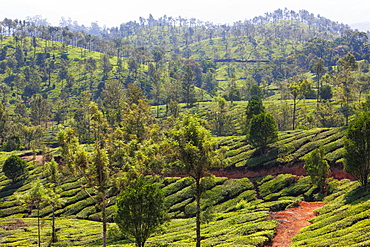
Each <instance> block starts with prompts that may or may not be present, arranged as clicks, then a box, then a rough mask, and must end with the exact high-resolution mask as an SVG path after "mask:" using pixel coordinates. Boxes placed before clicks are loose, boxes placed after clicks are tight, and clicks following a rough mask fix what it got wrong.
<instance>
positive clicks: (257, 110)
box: [245, 97, 265, 132]
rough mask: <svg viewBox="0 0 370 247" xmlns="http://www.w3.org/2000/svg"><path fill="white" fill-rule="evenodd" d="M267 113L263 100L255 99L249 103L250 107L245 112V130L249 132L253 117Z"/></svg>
mask: <svg viewBox="0 0 370 247" xmlns="http://www.w3.org/2000/svg"><path fill="white" fill-rule="evenodd" d="M261 113H265V107H264V106H263V103H262V100H261V99H260V98H256V97H253V98H252V99H251V100H249V101H248V105H247V108H246V111H245V114H246V125H245V126H246V127H245V130H246V132H248V128H249V124H250V121H251V120H252V118H253V116H255V115H258V114H261Z"/></svg>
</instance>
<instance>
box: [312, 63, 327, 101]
mask: <svg viewBox="0 0 370 247" xmlns="http://www.w3.org/2000/svg"><path fill="white" fill-rule="evenodd" d="M313 70H314V72H315V74H316V80H317V102H319V101H320V96H321V90H320V89H321V84H320V80H321V77H322V76H323V75H325V72H326V71H325V67H324V60H323V59H322V58H319V59H318V61H317V62H316V63H315V64H314V66H313Z"/></svg>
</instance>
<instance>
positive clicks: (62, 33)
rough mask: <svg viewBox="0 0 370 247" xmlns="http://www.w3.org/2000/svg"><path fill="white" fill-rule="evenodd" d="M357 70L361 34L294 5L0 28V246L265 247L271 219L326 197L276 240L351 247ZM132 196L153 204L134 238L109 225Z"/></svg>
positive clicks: (355, 225) (368, 48)
mask: <svg viewBox="0 0 370 247" xmlns="http://www.w3.org/2000/svg"><path fill="white" fill-rule="evenodd" d="M369 61H370V42H369V33H366V32H360V31H358V30H352V29H350V27H349V26H348V25H345V24H340V23H338V22H333V21H331V20H329V19H326V18H325V17H322V16H320V15H318V16H315V15H313V14H311V13H309V12H308V11H306V10H301V11H299V12H295V11H290V10H288V9H283V10H282V9H278V10H276V11H274V12H272V13H266V14H265V15H263V16H258V17H255V18H253V19H251V20H245V21H239V22H235V23H233V24H232V25H231V24H214V23H210V22H203V21H200V20H197V19H194V18H191V19H187V18H182V17H168V16H163V17H160V18H158V19H155V18H154V17H153V16H152V15H150V16H149V17H148V18H140V19H139V22H137V21H131V22H127V23H122V24H121V25H120V26H119V27H110V28H108V27H100V26H99V25H98V23H92V24H91V26H84V25H79V24H78V23H77V22H76V21H73V20H71V19H65V18H62V20H61V22H60V25H59V26H51V25H50V24H49V23H48V22H47V20H46V19H43V18H42V17H41V16H35V17H29V18H27V20H11V19H8V18H5V19H4V20H3V21H0V99H1V102H0V149H1V150H2V151H3V152H2V153H1V156H0V160H1V164H0V167H1V168H2V171H3V172H2V173H1V174H0V208H1V212H0V217H2V218H1V219H0V220H2V221H0V236H1V238H3V239H4V240H1V241H0V243H2V244H6V245H7V246H8V245H9V246H27V245H29V244H36V243H38V244H39V246H40V243H41V242H44V243H46V242H48V241H49V242H50V245H51V246H89V245H94V244H102V245H103V246H107V245H109V246H126V245H127V246H133V245H135V244H136V246H144V243H145V242H146V240H147V239H148V244H149V245H151V246H189V245H194V244H196V246H200V243H202V245H204V246H266V245H271V244H272V242H273V237H274V236H275V235H276V232H277V230H276V229H277V225H278V221H276V220H274V219H273V218H271V216H269V215H270V213H271V212H272V211H282V210H284V209H286V208H289V207H295V206H297V205H299V203H300V202H301V201H325V203H326V205H325V206H324V207H322V208H321V209H319V210H318V214H319V216H318V217H316V218H314V219H313V220H312V223H313V224H312V225H311V226H309V227H307V228H304V230H302V232H301V233H300V234H298V235H297V236H295V237H294V239H293V241H294V242H293V244H292V245H293V246H328V245H333V246H366V245H367V244H369V240H368V239H369V238H370V236H369V231H367V230H368V228H369V226H370V223H369V220H368V217H367V216H366V215H368V213H369V212H368V211H369V209H370V207H369V206H370V204H369V200H368V199H369V196H368V194H367V193H366V191H368V185H367V184H368V175H369V172H370V165H369V164H368V162H367V161H366V160H368V157H367V153H369V152H367V151H370V150H367V144H366V145H365V144H363V143H367V139H366V138H370V137H369V136H368V135H369V134H368V133H370V132H367V131H368V130H367V128H369V127H366V126H367V125H366V124H367V121H370V120H369V119H370V116H369V114H368V111H369V107H370V97H369V96H368V94H369V90H370V88H369V81H370V71H369ZM369 126H370V125H369ZM361 131H363V132H361ZM360 137H361V138H362V139H361V138H360ZM369 141H370V139H369ZM361 148H363V149H361ZM364 150H365V151H364ZM364 153H365V154H366V155H364ZM29 155H32V158H31V159H32V161H29V162H27V163H26V162H24V161H23V160H20V159H18V157H19V156H21V157H23V158H28V156H29ZM39 157H42V159H41V160H40V158H39ZM8 160H9V161H8ZM37 160H38V161H39V162H37ZM359 164H361V165H359ZM362 164H363V165H362ZM306 175H307V176H306ZM153 184H154V185H155V186H152V185H153ZM144 189H147V190H148V191H150V192H146V191H145V190H144ZM141 192H142V194H140V193H141ZM139 195H140V196H141V195H142V196H143V198H144V196H146V197H145V198H144V199H143V198H138V197H135V196H139ZM148 195H156V196H155V197H153V196H152V197H150V196H148ZM127 198H128V199H127ZM135 200H137V201H135ZM133 201H134V202H136V203H134V204H133V205H131V206H132V207H135V206H137V205H139V204H140V202H142V201H147V202H148V203H149V204H150V205H151V206H152V207H148V208H146V212H148V211H150V214H149V215H150V216H152V218H150V217H149V216H148V218H147V221H144V223H143V224H144V225H145V224H147V225H146V226H145V227H147V228H145V229H150V230H148V232H146V233H145V234H144V233H142V232H140V233H138V232H137V231H133V230H132V229H136V228H135V227H134V226H133V225H132V226H131V225H130V224H134V223H135V222H136V223H137V222H139V220H138V219H141V218H140V217H141V216H140V217H139V216H137V217H139V218H135V219H133V220H132V221H129V218H130V216H127V217H123V216H122V217H120V215H124V214H125V212H126V211H125V210H124V209H125V207H126V206H127V207H129V205H128V204H129V203H130V202H133ZM157 203H158V207H157ZM349 205H350V206H349ZM142 208H145V205H144V204H143V205H142V207H141V208H140V207H139V208H136V209H135V210H134V212H137V211H140V210H141V209H142ZM153 208H155V209H153ZM155 210H157V211H155ZM345 210H347V211H346V213H345V214H341V212H342V211H345ZM117 212H119V213H117ZM126 213H127V212H126ZM22 215H23V216H22ZM131 215H132V214H131ZM154 216H157V218H153V217H154ZM325 217H326V218H328V219H332V221H331V222H327V221H326V219H325ZM40 218H44V219H50V220H51V219H52V220H51V221H52V222H53V223H52V225H53V226H52V232H51V233H50V232H48V231H49V229H48V230H46V229H45V228H47V227H46V226H43V230H42V231H43V232H42V234H41V233H40V220H39V219H40ZM36 219H37V220H38V223H37V227H38V232H37V230H36V223H35V221H34V220H36ZM55 219H56V222H57V223H56V224H57V225H58V227H59V228H55V225H54V224H55ZM76 219H78V220H76ZM14 220H16V222H15V223H14ZM74 220H76V221H74ZM166 221H167V222H168V223H166V224H167V227H166V225H165V226H164V227H162V229H161V232H162V235H161V234H159V235H157V236H154V235H153V233H154V232H155V230H154V228H158V227H159V226H160V225H162V224H163V223H164V222H166ZM58 222H59V223H58ZM101 222H102V226H103V229H102V232H103V233H102V234H101V230H100V225H101ZM114 222H115V223H114ZM148 222H149V223H150V224H149V223H148ZM335 222H340V223H341V224H340V225H339V226H338V230H333V229H332V228H335V227H334V225H335ZM42 224H44V225H45V222H43V223H41V225H42ZM97 224H98V225H99V227H98V228H99V231H98V230H96V229H95V228H97V227H96V225H97ZM128 225H130V226H131V227H127V226H128ZM192 225H194V227H195V228H194V227H193V228H192ZM117 226H118V227H117ZM154 226H155V227H154ZM27 227H28V228H27ZM21 228H24V230H25V231H30V232H33V233H35V236H32V237H30V238H27V237H25V236H24V233H23V234H22V233H19V231H18V230H17V229H21ZM31 228H32V229H31ZM68 228H70V231H71V233H70V234H71V236H72V237H71V236H69V233H68V231H67V230H68ZM93 228H94V230H93ZM143 228H144V227H143ZM152 228H153V229H152ZM159 228H160V227H159ZM200 228H202V231H200ZM328 228H330V229H328ZM30 229H31V230H30ZM78 229H85V231H90V232H89V233H87V232H82V233H81V232H78ZM194 229H196V231H194ZM36 232H37V233H36ZM46 232H48V233H46ZM121 232H122V233H121ZM193 232H194V234H193ZM343 232H346V234H352V235H351V236H347V237H346V234H342V235H343V236H342V235H341V233H343ZM356 232H361V234H359V233H358V234H357V235H356ZM140 234H142V235H140ZM41 235H43V236H42V237H41ZM88 235H90V236H91V237H89V236H88ZM101 235H103V237H101ZM160 235H161V236H160ZM193 235H194V236H193ZM337 235H338V236H337ZM324 240H325V241H324ZM22 241H23V242H22Z"/></svg>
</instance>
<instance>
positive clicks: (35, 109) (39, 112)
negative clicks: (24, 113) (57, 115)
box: [31, 95, 51, 127]
mask: <svg viewBox="0 0 370 247" xmlns="http://www.w3.org/2000/svg"><path fill="white" fill-rule="evenodd" d="M50 113H51V111H50V106H49V103H48V101H47V99H44V98H43V97H42V96H41V95H38V96H37V97H36V98H35V100H34V101H32V103H31V121H32V123H33V124H34V125H40V126H41V124H42V123H45V127H47V122H48V120H49V117H50Z"/></svg>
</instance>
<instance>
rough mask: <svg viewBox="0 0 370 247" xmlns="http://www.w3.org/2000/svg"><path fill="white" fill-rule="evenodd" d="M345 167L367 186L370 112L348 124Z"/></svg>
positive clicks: (369, 151)
mask: <svg viewBox="0 0 370 247" xmlns="http://www.w3.org/2000/svg"><path fill="white" fill-rule="evenodd" d="M344 147H345V150H346V151H345V154H344V158H345V163H344V169H345V171H346V172H348V173H349V174H351V175H352V176H353V177H355V178H356V179H358V180H359V181H360V183H361V185H362V186H364V187H366V186H367V184H368V178H369V174H370V113H369V112H365V113H363V114H362V115H360V116H358V117H357V118H356V119H355V120H354V121H352V122H351V123H350V124H349V125H348V129H347V134H346V139H345V143H344Z"/></svg>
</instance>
